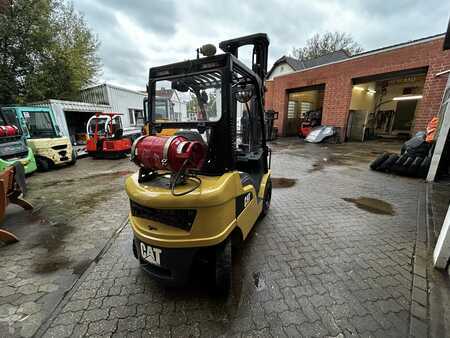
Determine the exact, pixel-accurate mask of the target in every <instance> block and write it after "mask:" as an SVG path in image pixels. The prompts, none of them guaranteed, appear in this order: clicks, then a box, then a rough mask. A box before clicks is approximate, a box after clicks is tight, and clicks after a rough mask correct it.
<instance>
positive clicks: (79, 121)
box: [64, 110, 95, 145]
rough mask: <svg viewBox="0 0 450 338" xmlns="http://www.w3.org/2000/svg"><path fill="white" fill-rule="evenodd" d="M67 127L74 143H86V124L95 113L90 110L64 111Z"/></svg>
mask: <svg viewBox="0 0 450 338" xmlns="http://www.w3.org/2000/svg"><path fill="white" fill-rule="evenodd" d="M64 114H65V116H66V122H67V128H68V129H69V135H70V140H71V142H72V144H77V145H82V144H86V141H87V135H86V126H87V122H88V120H89V118H91V116H92V115H94V114H95V113H93V112H88V111H70V110H69V111H67V110H66V111H64Z"/></svg>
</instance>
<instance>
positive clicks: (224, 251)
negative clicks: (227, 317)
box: [214, 238, 232, 296]
mask: <svg viewBox="0 0 450 338" xmlns="http://www.w3.org/2000/svg"><path fill="white" fill-rule="evenodd" d="M231 274H232V247H231V240H230V238H228V239H227V240H226V241H225V243H223V245H219V246H217V247H216V248H215V255H214V292H215V293H216V294H218V295H221V296H226V295H228V292H229V291H230V288H231Z"/></svg>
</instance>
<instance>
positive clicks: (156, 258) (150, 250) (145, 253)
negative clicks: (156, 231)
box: [139, 242, 162, 266]
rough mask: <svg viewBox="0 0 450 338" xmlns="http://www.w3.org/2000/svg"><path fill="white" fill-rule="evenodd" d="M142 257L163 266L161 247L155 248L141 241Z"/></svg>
mask: <svg viewBox="0 0 450 338" xmlns="http://www.w3.org/2000/svg"><path fill="white" fill-rule="evenodd" d="M139 248H140V254H141V258H142V259H143V260H144V261H146V262H148V263H150V264H153V265H156V266H161V254H162V250H161V249H159V248H154V247H152V246H150V245H148V244H145V243H143V242H140V243H139Z"/></svg>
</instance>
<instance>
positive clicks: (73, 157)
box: [69, 148, 77, 165]
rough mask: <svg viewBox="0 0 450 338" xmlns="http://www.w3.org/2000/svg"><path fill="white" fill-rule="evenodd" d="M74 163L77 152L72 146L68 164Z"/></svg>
mask: <svg viewBox="0 0 450 338" xmlns="http://www.w3.org/2000/svg"><path fill="white" fill-rule="evenodd" d="M75 163H77V152H76V151H75V149H74V148H72V160H71V161H70V162H69V165H74V164H75Z"/></svg>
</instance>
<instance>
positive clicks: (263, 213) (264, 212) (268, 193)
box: [261, 177, 272, 218]
mask: <svg viewBox="0 0 450 338" xmlns="http://www.w3.org/2000/svg"><path fill="white" fill-rule="evenodd" d="M271 199H272V180H271V179H270V177H269V179H268V180H267V185H266V190H265V191H264V200H263V207H262V211H261V218H263V217H264V216H266V215H267V212H268V211H269V208H270V201H271Z"/></svg>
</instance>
